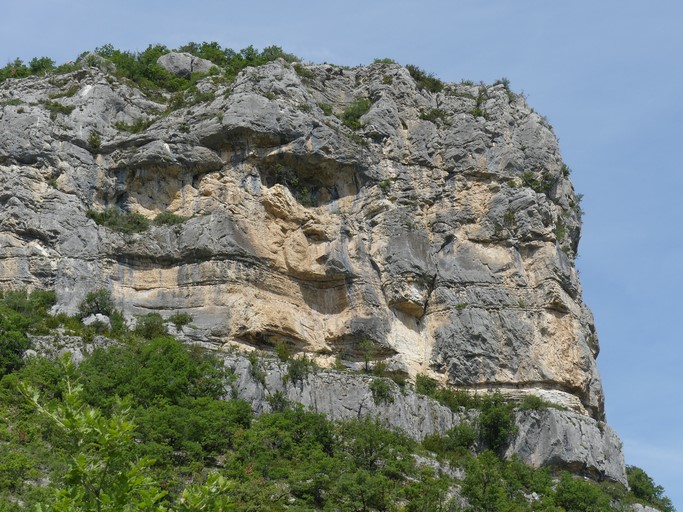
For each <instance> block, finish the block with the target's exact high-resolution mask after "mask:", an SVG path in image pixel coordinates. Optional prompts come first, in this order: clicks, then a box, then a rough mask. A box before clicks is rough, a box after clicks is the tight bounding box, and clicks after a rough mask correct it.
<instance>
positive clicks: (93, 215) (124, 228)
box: [87, 208, 149, 233]
mask: <svg viewBox="0 0 683 512" xmlns="http://www.w3.org/2000/svg"><path fill="white" fill-rule="evenodd" d="M87 216H88V218H90V219H92V220H94V221H95V223H96V224H98V225H100V226H104V227H106V228H109V229H111V230H112V231H117V232H119V233H140V232H142V231H145V230H146V229H147V228H148V227H149V220H147V218H146V217H143V216H142V215H140V214H139V213H133V212H122V211H121V210H119V209H118V208H107V209H106V210H103V211H101V212H98V211H96V210H88V212H87Z"/></svg>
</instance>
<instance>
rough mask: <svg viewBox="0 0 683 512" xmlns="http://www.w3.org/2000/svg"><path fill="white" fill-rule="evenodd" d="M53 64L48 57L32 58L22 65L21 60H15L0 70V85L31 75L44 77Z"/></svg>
mask: <svg viewBox="0 0 683 512" xmlns="http://www.w3.org/2000/svg"><path fill="white" fill-rule="evenodd" d="M54 67H55V63H54V61H53V60H52V59H50V58H49V57H34V58H33V59H31V60H30V61H29V63H28V66H27V65H26V64H24V62H23V61H22V60H21V59H15V60H14V61H13V62H10V63H8V64H7V65H6V66H5V67H4V68H2V69H0V83H1V82H3V81H4V80H6V79H8V78H26V77H27V76H31V75H45V74H47V73H48V72H50V71H52V70H53V69H54Z"/></svg>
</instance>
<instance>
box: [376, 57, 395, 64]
mask: <svg viewBox="0 0 683 512" xmlns="http://www.w3.org/2000/svg"><path fill="white" fill-rule="evenodd" d="M372 63H373V64H398V62H396V61H395V60H394V59H389V58H384V59H374V60H373V61H372Z"/></svg>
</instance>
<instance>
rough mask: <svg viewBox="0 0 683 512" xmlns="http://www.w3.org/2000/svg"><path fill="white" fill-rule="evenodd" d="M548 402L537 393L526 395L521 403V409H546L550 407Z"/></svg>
mask: <svg viewBox="0 0 683 512" xmlns="http://www.w3.org/2000/svg"><path fill="white" fill-rule="evenodd" d="M548 405H549V404H548V402H546V401H545V400H543V399H542V398H541V397H539V396H536V395H526V396H525V397H524V398H523V399H522V402H521V403H520V404H519V410H520V411H544V410H546V409H547V408H548Z"/></svg>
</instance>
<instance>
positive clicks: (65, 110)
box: [41, 100, 76, 121]
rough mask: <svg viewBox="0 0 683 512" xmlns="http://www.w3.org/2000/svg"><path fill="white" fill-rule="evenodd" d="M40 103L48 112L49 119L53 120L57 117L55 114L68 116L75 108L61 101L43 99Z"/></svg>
mask: <svg viewBox="0 0 683 512" xmlns="http://www.w3.org/2000/svg"><path fill="white" fill-rule="evenodd" d="M41 104H42V105H43V106H44V107H45V108H46V109H47V110H48V111H49V112H50V119H52V120H53V121H54V120H55V119H57V114H63V115H65V116H68V115H69V114H71V112H73V111H74V109H75V108H76V107H74V106H71V105H62V104H61V103H57V102H56V101H51V100H43V101H41Z"/></svg>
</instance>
